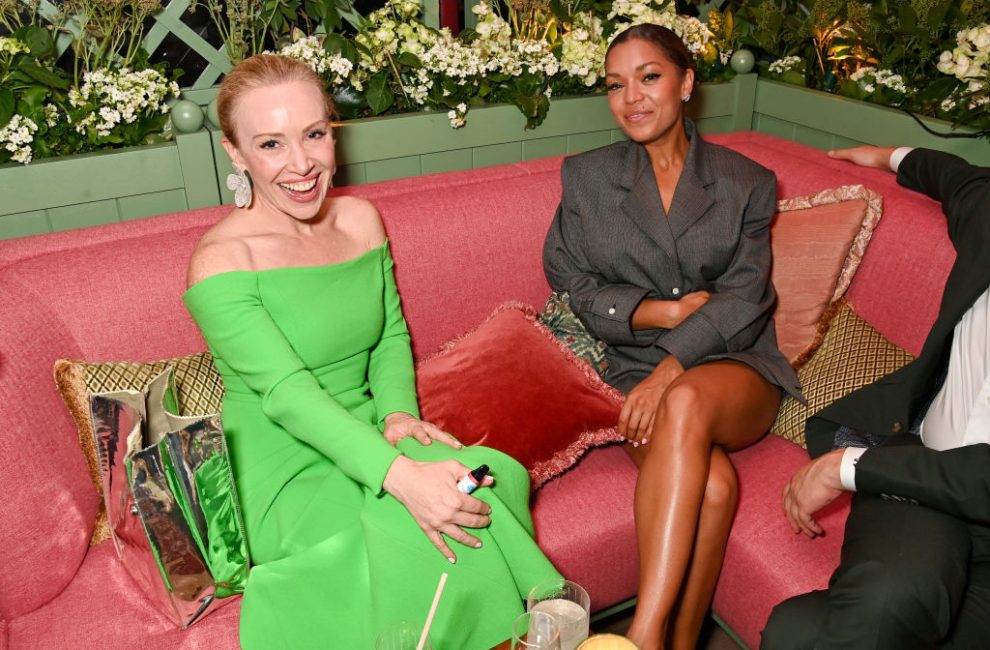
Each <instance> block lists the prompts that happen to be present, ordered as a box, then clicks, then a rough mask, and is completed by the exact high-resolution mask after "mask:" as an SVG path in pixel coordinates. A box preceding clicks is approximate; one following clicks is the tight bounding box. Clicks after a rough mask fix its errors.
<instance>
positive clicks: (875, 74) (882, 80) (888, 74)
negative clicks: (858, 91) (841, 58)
mask: <svg viewBox="0 0 990 650" xmlns="http://www.w3.org/2000/svg"><path fill="white" fill-rule="evenodd" d="M849 79H850V80H851V81H855V82H857V83H858V84H859V85H860V87H861V88H862V89H863V90H864V91H866V93H867V94H872V93H873V92H875V91H876V89H877V86H884V87H886V88H890V89H891V90H895V91H897V92H899V93H901V94H905V95H906V94H907V93H908V92H909V88H908V87H907V84H905V83H904V78H903V77H901V75H899V74H894V73H893V72H892V71H891V70H887V69H880V70H878V69H877V68H874V67H871V66H863V67H862V68H860V69H859V70H857V71H856V72H854V73H852V74H851V75H849Z"/></svg>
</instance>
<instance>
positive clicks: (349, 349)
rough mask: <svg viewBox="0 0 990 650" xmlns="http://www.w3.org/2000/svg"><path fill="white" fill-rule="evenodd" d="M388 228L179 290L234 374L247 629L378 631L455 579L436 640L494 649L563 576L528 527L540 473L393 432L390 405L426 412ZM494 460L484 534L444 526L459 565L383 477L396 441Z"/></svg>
mask: <svg viewBox="0 0 990 650" xmlns="http://www.w3.org/2000/svg"><path fill="white" fill-rule="evenodd" d="M392 266H393V263H392V258H391V255H390V254H389V250H388V245H387V243H386V244H383V245H382V246H380V247H378V248H375V249H372V250H370V251H368V252H367V253H365V254H364V255H361V256H360V257H357V258H354V259H352V260H348V261H346V262H341V263H339V264H332V265H328V266H314V267H288V268H279V269H271V270H265V271H231V272H227V273H221V274H218V275H214V276H211V277H208V278H206V279H204V280H202V281H201V282H198V283H197V284H195V285H194V286H193V287H191V288H190V289H189V290H188V291H187V292H186V294H185V296H184V300H185V303H186V306H187V307H188V309H189V311H190V312H191V313H192V315H193V317H194V318H195V320H196V322H197V323H198V324H199V327H200V329H201V330H202V332H203V335H204V336H205V338H206V341H207V343H208V345H209V347H210V350H211V351H212V352H213V355H214V357H215V361H216V364H217V368H218V369H219V370H220V373H221V374H222V375H223V379H224V383H225V386H226V394H225V395H224V401H223V422H224V429H225V431H226V435H227V440H228V443H229V447H230V454H231V458H232V464H233V469H234V478H235V481H236V483H237V488H238V490H239V495H240V499H241V504H242V509H243V514H244V520H245V525H246V527H247V531H246V533H247V540H248V546H249V549H250V552H251V556H252V560H253V562H254V563H255V566H254V568H253V570H252V572H251V575H250V578H249V580H248V584H247V589H246V591H245V594H244V602H243V607H242V610H241V628H240V638H241V644H242V646H243V647H244V648H246V649H248V650H254V649H256V648H258V649H264V650H270V649H273V648H291V649H293V650H300V649H306V648H328V649H330V648H342V649H347V650H350V649H356V650H360V649H362V648H374V644H375V638H376V636H377V634H378V632H379V631H380V630H382V629H383V628H384V627H386V626H388V625H390V624H393V623H398V622H401V621H408V622H412V623H416V624H420V625H421V624H422V623H423V622H424V621H425V619H426V616H427V613H428V611H429V608H430V604H431V602H432V599H433V594H434V592H435V590H436V586H437V583H438V582H439V579H440V575H441V574H442V573H443V572H445V571H446V572H448V573H449V574H450V575H449V578H448V580H447V585H446V587H445V589H444V593H443V598H442V599H441V601H440V606H439V609H438V610H437V614H436V618H435V620H434V623H433V627H432V631H431V634H430V639H431V643H432V645H433V648H434V649H435V650H445V649H452V650H453V649H456V650H472V649H474V648H489V647H491V646H492V645H495V644H497V643H499V642H500V641H502V640H504V639H506V638H508V637H509V635H510V631H511V623H512V620H513V618H514V617H515V616H516V615H518V614H519V613H521V612H522V609H523V606H522V598H524V597H525V594H526V593H527V592H528V590H529V588H530V587H531V586H532V585H533V584H535V583H536V582H538V581H542V580H547V579H551V578H555V577H558V574H557V572H556V570H555V569H554V568H553V566H552V565H551V564H550V562H549V561H548V560H547V559H546V557H545V556H544V555H543V554H542V553H541V552H540V550H539V548H538V547H537V546H536V544H535V542H534V541H533V525H532V520H531V518H530V514H529V506H528V503H529V477H528V475H527V474H526V471H525V470H524V469H523V467H522V466H520V465H519V464H518V463H517V462H515V461H514V460H512V459H511V458H510V457H508V456H506V455H504V454H501V453H499V452H497V451H495V450H492V449H486V448H481V447H472V448H465V449H463V450H461V451H455V450H453V449H452V448H451V447H449V446H447V445H444V444H441V443H437V442H434V443H433V444H432V445H430V446H425V447H424V446H421V445H420V444H419V443H418V442H416V441H415V440H412V439H408V438H407V439H404V440H402V441H400V443H399V449H396V448H395V447H392V446H391V445H389V444H388V442H386V440H385V439H384V438H383V437H382V434H381V429H382V426H383V425H382V421H383V419H384V417H385V416H386V415H387V414H389V413H392V412H395V411H405V412H407V413H412V414H414V415H418V412H419V411H418V407H417V403H416V393H415V381H414V374H413V361H412V354H411V352H410V347H409V333H408V329H407V328H406V323H405V320H404V319H403V316H402V309H401V307H400V304H399V295H398V293H397V291H396V287H395V280H394V277H393V273H392ZM400 451H401V453H402V454H404V455H406V456H409V457H411V458H413V459H415V460H419V461H433V460H445V459H449V458H456V459H457V460H459V461H461V462H462V463H464V464H465V465H467V466H469V467H475V466H477V465H480V464H481V463H488V464H489V465H490V466H491V467H492V472H493V475H494V476H495V479H496V486H495V487H494V488H493V489H487V488H483V489H480V490H478V491H477V492H475V495H476V496H477V497H479V498H480V499H483V500H485V501H486V502H488V503H489V504H490V505H491V507H492V514H491V519H492V523H491V525H490V526H489V527H488V528H487V529H483V530H475V531H472V532H473V533H474V534H476V535H477V536H478V537H479V538H480V539H481V540H482V542H483V547H482V548H481V549H474V548H469V547H466V546H463V545H460V544H458V543H456V542H453V541H451V540H448V543H449V544H450V545H451V548H452V549H453V550H454V552H455V553H456V554H457V557H458V561H457V564H456V565H451V564H450V563H449V562H448V561H447V559H446V558H445V557H443V555H441V554H440V552H439V551H437V550H436V548H434V546H433V545H432V544H431V543H430V542H429V540H428V539H427V538H426V535H425V534H424V533H423V532H422V530H420V528H419V527H418V526H417V525H416V522H415V521H414V520H413V518H412V516H410V514H409V513H408V511H406V509H405V508H404V507H403V506H402V504H400V503H399V502H398V501H397V500H396V499H395V498H393V497H392V496H390V495H389V494H387V493H386V492H384V490H383V489H382V481H383V480H384V478H385V474H386V473H387V472H388V469H389V466H390V465H391V464H392V461H393V460H395V458H396V457H397V456H398V455H399V454H400Z"/></svg>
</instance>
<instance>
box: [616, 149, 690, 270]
mask: <svg viewBox="0 0 990 650" xmlns="http://www.w3.org/2000/svg"><path fill="white" fill-rule="evenodd" d="M628 152H629V153H628V154H627V156H626V163H625V165H624V166H625V170H626V172H625V174H624V175H623V177H622V180H621V181H620V183H621V185H622V186H623V187H624V188H625V189H626V190H627V194H626V196H625V198H624V199H623V200H622V204H621V206H620V207H621V208H622V212H623V213H625V215H626V217H627V218H628V219H629V220H631V221H632V222H633V223H635V224H636V225H637V226H638V227H639V229H640V230H642V231H643V232H644V233H646V234H647V235H648V236H649V237H650V239H652V240H653V241H654V242H655V243H656V245H657V246H659V247H660V248H661V250H663V251H664V252H666V253H667V254H668V255H670V256H671V257H674V258H675V259H676V256H677V250H676V248H675V246H674V236H673V234H672V233H671V230H670V225H669V224H668V223H667V219H665V218H664V214H663V203H662V202H661V201H660V192H659V190H657V181H656V177H655V176H654V175H653V167H652V166H651V165H650V157H649V156H648V155H647V153H646V149H644V148H643V147H642V146H641V145H638V144H634V143H631V142H630V143H629V149H628Z"/></svg>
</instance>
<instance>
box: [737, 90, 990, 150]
mask: <svg viewBox="0 0 990 650" xmlns="http://www.w3.org/2000/svg"><path fill="white" fill-rule="evenodd" d="M922 121H923V122H924V123H925V125H926V126H928V127H929V128H931V129H933V130H935V131H938V132H941V133H950V132H954V133H960V134H962V133H967V134H971V133H973V130H972V129H957V130H955V131H953V130H952V125H951V124H950V123H949V122H944V121H942V120H935V119H930V118H922ZM753 130H754V131H761V132H763V133H769V134H771V135H776V136H779V137H782V138H787V139H789V140H794V141H797V142H801V143H802V144H807V145H810V146H812V147H817V148H819V149H836V148H841V147H852V146H856V145H858V144H874V145H880V146H901V145H904V146H912V147H928V148H930V149H939V150H941V151H948V152H950V153H954V154H956V155H959V156H962V157H963V158H965V159H966V160H968V161H970V162H972V163H974V164H977V165H990V147H988V146H987V141H986V139H985V138H951V139H949V138H939V137H937V136H934V135H931V134H930V133H928V132H926V131H925V130H924V129H923V128H921V127H920V126H918V123H917V122H915V121H914V119H913V118H912V117H911V116H909V115H907V114H905V113H904V112H902V111H899V110H896V109H893V108H887V107H886V106H879V105H877V104H871V103H869V102H862V101H858V100H855V99H850V98H848V97H842V96H839V95H831V94H829V93H825V92H821V91H818V90H811V89H809V88H802V87H800V86H795V85H791V84H786V83H781V82H779V81H769V80H766V79H760V80H759V82H758V83H757V86H756V101H755V105H754V107H753Z"/></svg>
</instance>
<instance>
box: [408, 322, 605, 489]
mask: <svg viewBox="0 0 990 650" xmlns="http://www.w3.org/2000/svg"><path fill="white" fill-rule="evenodd" d="M416 384H417V388H418V391H419V401H420V411H421V412H422V417H423V419H424V420H427V421H429V422H432V423H434V424H436V425H437V426H439V427H441V428H442V429H444V430H445V431H449V432H450V433H451V434H453V435H454V436H456V437H457V438H458V439H459V440H460V441H461V442H463V443H464V444H466V445H484V446H486V447H492V448H494V449H498V450H499V451H502V452H504V453H506V454H509V455H510V456H512V457H513V458H515V459H516V460H518V461H519V462H520V463H522V465H523V466H524V467H526V469H527V470H529V474H530V478H531V479H532V489H533V490H536V489H537V488H539V487H540V486H541V485H543V484H544V483H545V482H547V481H548V480H550V479H552V478H554V477H555V476H557V475H558V474H560V473H561V472H563V471H564V470H566V469H568V468H569V467H571V466H572V465H573V464H574V463H576V462H577V460H578V459H579V458H580V457H581V455H582V454H584V452H585V451H586V450H587V449H589V448H590V447H594V446H597V445H603V444H606V443H609V442H614V441H619V440H624V438H623V437H622V436H621V435H620V434H619V432H618V430H617V429H616V428H615V425H616V423H617V422H618V419H619V411H620V409H621V408H622V402H623V400H624V397H623V396H622V394H621V393H619V392H618V391H616V390H615V389H613V388H611V387H610V386H608V385H607V384H605V383H604V382H603V381H602V380H601V379H600V378H599V377H598V375H597V373H596V372H595V371H594V370H593V369H592V367H591V366H590V365H588V364H587V363H585V362H584V361H582V360H581V359H579V358H578V357H576V356H575V355H574V354H573V353H572V352H571V351H570V350H568V349H567V346H566V345H564V344H562V343H560V342H558V341H557V340H555V339H554V337H553V334H552V333H551V332H550V331H549V330H548V329H547V328H546V327H544V326H543V325H541V324H540V323H539V322H538V321H537V315H536V311H535V310H534V309H533V308H532V307H529V306H524V305H520V304H515V303H508V304H505V305H502V306H501V307H499V308H498V309H496V310H495V312H494V313H492V315H491V316H489V317H488V319H486V320H485V321H484V322H482V323H481V324H480V325H479V326H478V327H477V328H475V329H474V330H473V331H471V332H468V333H467V334H465V335H463V336H462V337H460V338H458V339H455V340H453V341H451V342H449V343H447V344H446V345H445V346H444V347H443V348H442V349H441V351H440V352H439V353H438V354H437V355H436V356H434V357H432V358H429V359H426V360H425V361H422V362H421V363H419V364H418V366H417V368H416Z"/></svg>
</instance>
